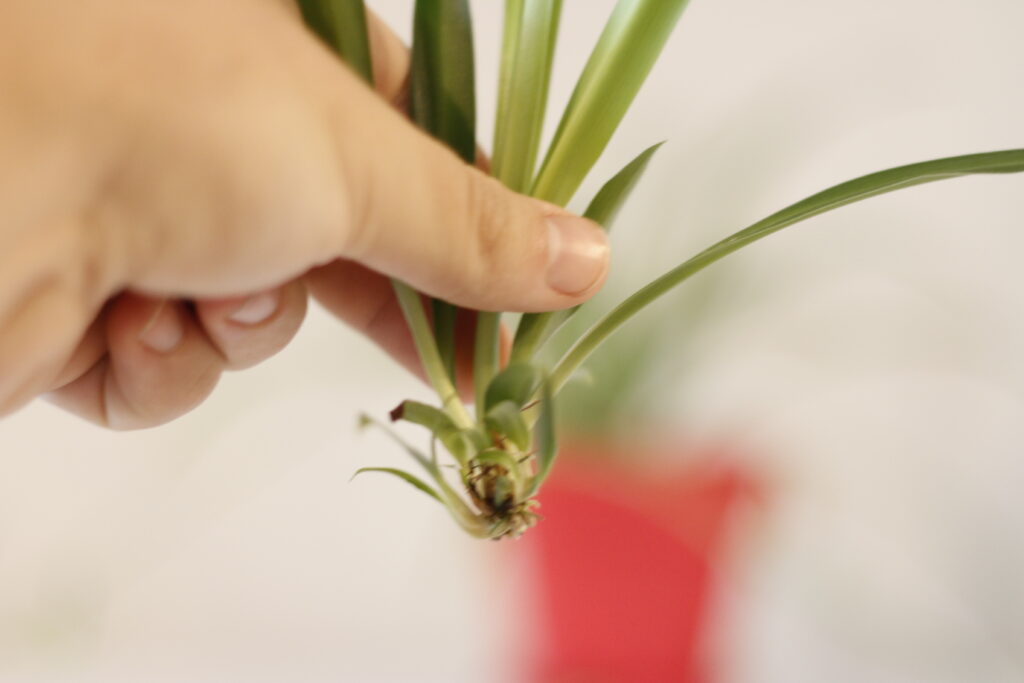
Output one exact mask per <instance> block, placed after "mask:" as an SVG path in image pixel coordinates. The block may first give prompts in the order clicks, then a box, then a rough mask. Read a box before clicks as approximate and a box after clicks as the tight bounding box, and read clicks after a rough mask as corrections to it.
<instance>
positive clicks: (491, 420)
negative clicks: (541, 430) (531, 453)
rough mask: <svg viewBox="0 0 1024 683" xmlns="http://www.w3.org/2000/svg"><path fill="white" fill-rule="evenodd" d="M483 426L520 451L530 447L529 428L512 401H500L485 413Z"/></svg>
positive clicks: (518, 408)
mask: <svg viewBox="0 0 1024 683" xmlns="http://www.w3.org/2000/svg"><path fill="white" fill-rule="evenodd" d="M484 425H485V426H486V427H487V429H488V430H490V431H491V432H495V433H497V434H498V435H499V436H502V437H506V438H507V439H508V440H509V441H511V442H512V443H514V444H515V445H516V447H517V448H518V449H519V450H521V451H525V450H526V449H528V448H529V447H530V428H529V427H527V426H526V420H525V419H523V413H522V411H521V410H520V407H519V406H518V405H516V404H515V403H513V402H512V401H502V402H501V403H499V404H498V405H496V406H494V407H493V408H491V409H490V410H489V411H487V415H486V417H484Z"/></svg>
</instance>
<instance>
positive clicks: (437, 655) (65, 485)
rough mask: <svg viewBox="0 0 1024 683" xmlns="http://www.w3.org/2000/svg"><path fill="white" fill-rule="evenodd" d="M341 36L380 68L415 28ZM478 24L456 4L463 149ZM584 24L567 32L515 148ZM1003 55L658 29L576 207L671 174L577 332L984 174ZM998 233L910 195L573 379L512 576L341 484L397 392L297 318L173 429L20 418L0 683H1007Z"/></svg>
mask: <svg viewBox="0 0 1024 683" xmlns="http://www.w3.org/2000/svg"><path fill="white" fill-rule="evenodd" d="M370 5H371V7H373V8H374V9H376V10H377V11H378V12H379V13H380V14H382V15H383V16H384V17H385V18H386V19H387V20H388V21H389V22H390V23H391V24H392V26H394V27H395V28H396V29H397V30H398V31H399V32H400V33H401V34H403V35H405V36H408V34H409V26H410V17H411V6H412V2H411V1H409V0H401V1H399V0H387V1H384V0H380V1H377V2H372V1H371V2H370ZM500 5H501V4H500V3H498V2H493V1H490V2H487V1H479V2H475V3H474V4H473V10H474V12H475V19H476V39H477V42H478V93H479V96H480V100H481V101H480V107H481V117H482V120H483V121H485V122H490V121H491V120H492V117H493V103H494V100H495V92H494V90H495V87H494V86H495V75H496V73H497V57H498V47H499V45H498V43H499V36H500V19H501V6H500ZM612 5H613V2H612V0H587V1H586V2H583V1H582V0H567V2H566V3H565V12H564V17H563V21H562V30H561V39H560V47H559V51H558V57H557V61H556V65H555V75H554V78H553V94H552V100H551V107H550V109H551V113H550V119H551V120H550V122H549V123H550V124H551V126H553V125H554V123H555V122H556V119H557V114H558V113H559V112H560V109H561V106H562V104H563V103H564V102H565V101H566V99H567V98H568V95H569V92H570V91H571V88H572V85H573V82H574V79H575V77H576V75H577V74H578V73H579V71H580V69H581V68H582V65H583V62H584V61H585V59H586V57H587V54H588V52H589V49H590V47H591V46H592V44H593V42H594V40H595V39H596V36H597V34H598V32H599V31H600V27H601V26H602V24H603V21H604V20H605V18H606V17H607V15H608V13H609V11H610V8H611V7H612ZM1021 26H1024V3H1021V2H1020V0H974V1H973V2H970V3H963V2H953V1H952V0H949V1H945V0H886V1H885V2H882V1H881V0H875V1H873V2H860V3H848V2H838V1H834V0H829V1H822V0H780V1H779V2H772V3H765V2H761V1H759V0H714V1H712V0H694V1H693V3H692V6H691V7H690V9H689V10H687V14H686V15H685V16H684V18H683V21H682V23H681V25H680V28H679V29H678V30H677V32H676V34H675V35H674V37H673V39H672V40H671V41H670V44H669V46H668V48H667V50H666V52H665V55H664V57H663V58H662V60H661V62H660V64H659V66H658V67H657V68H656V69H655V71H654V73H653V74H652V76H651V78H650V80H649V81H648V84H647V86H646V87H645V89H644V90H643V91H642V92H641V94H640V97H639V98H638V100H637V103H636V105H635V107H634V110H633V112H632V114H631V116H629V117H627V119H626V122H625V123H624V125H623V127H622V129H621V131H620V132H619V133H618V134H617V136H616V137H615V139H614V140H613V142H612V145H611V146H610V148H609V150H608V152H607V153H606V154H605V157H604V158H603V159H602V161H601V162H600V163H599V164H598V166H597V168H596V169H595V171H594V173H593V174H592V176H591V177H592V182H591V183H590V184H588V185H587V186H585V187H584V188H583V190H582V191H581V192H580V194H579V199H578V203H577V204H576V207H577V208H580V207H581V206H582V205H583V204H584V203H585V201H586V200H587V199H589V197H590V196H592V194H593V192H594V191H596V189H597V187H598V186H599V185H600V183H601V182H603V180H604V179H606V178H608V177H609V176H610V175H611V174H612V173H614V172H615V171H616V170H617V169H618V168H620V167H621V166H622V164H624V163H625V162H626V161H627V160H628V159H630V158H631V157H632V156H633V155H634V154H636V153H637V152H638V151H639V150H640V149H642V148H644V147H646V146H647V145H649V144H652V143H654V142H657V141H659V140H662V139H667V140H668V141H669V142H668V144H666V145H665V146H664V148H663V149H662V151H661V152H660V153H659V156H658V157H656V159H655V161H654V162H653V163H652V165H651V168H650V170H649V172H648V175H647V176H646V178H645V180H644V182H643V183H642V184H641V186H640V188H639V189H638V190H637V192H636V193H635V195H634V198H633V200H632V201H631V202H630V204H629V205H628V206H627V207H626V209H625V211H624V212H623V214H622V215H621V217H620V219H619V222H618V223H617V225H616V229H615V233H614V238H613V243H614V245H615V260H616V265H615V272H614V275H613V277H612V280H611V282H610V283H609V286H608V291H607V293H606V295H603V296H602V297H601V299H600V302H599V305H598V308H600V307H606V306H608V305H610V304H611V303H612V302H613V301H614V300H615V299H616V298H620V297H621V296H622V295H624V294H625V293H628V292H629V291H631V290H632V289H634V288H636V287H638V286H639V285H641V284H643V283H645V282H646V281H648V280H650V279H651V278H652V277H654V276H655V275H657V274H660V273H661V272H662V271H664V270H666V269H667V268H669V267H670V266H672V265H674V264H675V263H677V262H679V261H681V260H682V259H684V258H686V257H688V256H689V255H691V254H693V253H694V252H696V251H697V250H699V249H701V248H703V247H704V246H706V245H707V244H709V243H710V242H712V241H714V240H716V239H718V238H720V237H722V236H725V235H726V234H728V233H731V232H733V231H735V230H737V229H739V228H741V227H744V226H745V225H747V224H749V223H751V222H753V221H754V220H756V219H758V218H760V217H762V216H763V215H766V214H768V213H770V212H772V211H774V210H776V209H778V208H781V207H782V206H784V205H786V204H788V203H790V202H792V201H795V200H797V199H799V198H802V197H803V196H806V195H808V194H810V193H812V192H815V191H817V190H819V189H822V188H824V187H826V186H828V185H831V184H834V183H835V182H838V181H841V180H845V179H847V178H850V177H853V176H856V175H860V174H862V173H866V172H870V171H874V170H878V169H881V168H885V167H888V166H893V165H899V164H902V163H906V162H911V161H917V160H922V159H928V158H933V157H939V156H946V155H953V154H960V153H967V152H974V151H987V150H992V149H999V148H1008V147H1020V146H1021V144H1022V142H1024V134H1022V132H1021V128H1020V122H1021V120H1022V118H1024V94H1022V91H1021V89H1020V88H1019V87H1018V86H1019V82H1020V77H1021V74H1024V47H1022V46H1021V43H1020V27H1021ZM484 130H485V138H484V139H485V140H486V139H487V135H486V130H487V129H486V128H485V129H484ZM1022 216H1024V181H1022V179H1021V178H1020V177H1018V176H1007V177H985V178H969V179H963V180H955V181H950V182H947V183H940V184H936V185H929V186H925V187H920V188H915V189H912V190H908V191H905V192H900V193H897V194H894V195H887V196H884V197H881V198H878V199H873V200H871V201H869V202H867V203H864V204H860V205H856V206H853V207H849V208H846V209H843V210H841V211H839V212H836V213H834V214H829V215H826V216H822V217H819V218H816V219H814V220H813V222H810V223H807V224H804V225H802V226H800V227H796V228H793V229H791V230H789V231H786V232H784V233H782V234H780V235H777V236H775V237H772V238H770V239H769V240H768V241H766V242H763V243H759V244H758V245H756V246H754V247H752V248H750V249H749V250H747V251H745V252H743V253H741V254H738V255H736V256H733V257H730V259H728V260H727V261H726V262H724V263H722V264H720V265H719V266H717V267H716V268H715V269H714V270H713V271H709V272H708V273H707V274H706V275H703V276H701V277H700V278H698V279H696V280H694V281H693V282H692V285H691V286H690V287H689V288H687V290H686V291H681V292H679V293H678V294H676V295H673V296H669V297H666V298H665V300H664V301H663V302H662V303H661V304H659V305H658V306H656V307H655V308H654V309H652V310H651V311H649V312H648V313H647V315H645V316H644V317H643V318H642V319H641V320H638V321H637V324H636V326H634V327H633V328H632V329H631V330H629V331H627V332H625V333H624V335H623V337H622V338H621V339H620V340H618V342H616V344H615V345H612V346H610V347H609V349H608V351H607V352H606V353H604V354H603V355H602V357H599V358H597V359H595V364H594V366H593V368H592V369H591V371H590V376H591V377H592V379H593V380H594V381H595V382H597V384H595V385H594V386H600V382H601V379H602V377H605V378H607V380H608V386H612V387H615V391H614V392H605V394H604V395H602V396H597V399H596V401H594V403H593V406H592V408H591V409H588V410H584V411H581V410H578V409H576V410H571V409H567V416H569V414H570V413H571V414H572V418H573V419H572V420H571V423H572V424H571V431H572V432H573V433H574V434H575V436H574V437H572V438H571V439H570V441H571V444H570V447H569V448H568V450H567V457H566V458H565V459H564V461H563V463H562V464H561V465H560V467H559V474H558V477H557V478H556V480H555V481H553V482H552V486H551V490H550V491H549V492H548V493H547V494H546V495H545V496H544V497H542V501H544V509H543V511H544V512H545V513H546V514H547V515H548V517H549V519H548V520H546V521H545V522H543V523H542V524H541V525H540V526H539V527H538V528H537V529H536V530H535V532H534V534H532V535H531V536H528V537H527V538H525V539H523V540H522V541H518V542H504V543H500V544H499V543H483V542H479V541H473V540H470V539H468V538H464V537H463V536H462V535H461V532H459V531H458V530H457V529H456V528H455V526H454V524H452V523H451V522H450V521H449V520H448V519H447V518H446V517H445V514H444V512H443V511H442V510H441V508H440V507H439V506H436V505H432V504H431V503H430V502H429V501H428V500H427V499H426V498H424V497H423V496H421V495H418V494H415V493H413V492H411V491H409V490H407V489H406V487H403V486H400V485H398V484H396V483H395V482H393V481H391V480H388V479H376V478H373V477H369V476H368V477H365V478H360V479H358V480H356V481H354V482H351V483H350V482H349V478H350V476H351V474H352V472H354V471H355V469H357V468H358V467H360V466H365V465H385V464H404V462H403V460H402V455H401V454H400V453H398V452H397V451H396V450H395V449H394V448H393V447H392V445H391V444H390V443H389V442H387V441H386V440H385V439H384V438H382V437H380V436H377V435H375V434H357V431H356V428H355V421H356V420H355V418H356V415H357V413H359V412H360V411H369V412H371V413H374V414H377V415H383V414H384V413H385V412H386V411H387V410H389V409H390V408H392V407H394V405H395V404H397V402H398V401H400V400H401V399H403V398H421V399H424V398H427V397H428V395H427V392H426V390H425V388H424V387H422V386H419V385H418V384H417V383H416V382H415V381H413V380H412V379H411V378H409V377H408V376H406V375H405V374H404V373H403V372H402V371H400V370H399V369H398V368H397V367H396V366H394V365H393V364H391V362H390V361H389V360H388V359H386V358H385V357H384V356H383V355H382V354H381V353H380V352H379V351H377V350H376V349H375V348H373V347H371V346H370V344H369V343H368V342H366V341H365V340H364V339H362V338H360V337H358V336H357V335H355V334H354V333H352V332H351V331H349V330H347V329H345V328H344V327H342V326H341V325H340V324H338V323H336V322H335V321H333V320H331V319H329V318H328V317H327V316H326V315H324V314H323V313H322V312H320V311H319V310H314V311H313V312H312V313H311V315H310V318H309V320H308V322H307V324H306V326H305V328H304V329H303V331H302V332H301V333H300V335H299V337H298V338H297V339H296V341H295V342H294V343H293V344H292V345H291V347H290V348H289V349H287V350H286V351H284V352H283V353H282V354H280V355H279V356H278V357H276V358H275V359H273V360H272V361H270V362H268V363H266V364H264V365H263V366H261V367H259V368H256V369H254V370H251V371H247V372H245V373H240V374H236V375H230V376H227V377H225V378H224V380H223V382H222V385H221V386H220V387H219V389H218V390H217V392H216V393H215V395H214V396H213V397H212V398H211V399H210V400H209V401H207V403H206V404H205V405H203V406H202V407H201V408H200V409H198V410H197V411H195V412H194V413H193V414H191V415H189V416H187V417H185V418H184V419H181V420H179V421H177V422H175V423H174V424H171V425H169V426H165V427H161V428H158V429H154V430H150V431H146V432H140V433H130V434H112V433H107V432H104V431H102V430H100V429H98V428H94V427H92V426H89V425H86V424H84V423H82V422H79V421H78V420H77V419H75V418H72V417H69V416H66V415H64V414H62V413H60V412H59V411H57V410H55V409H54V408H52V407H50V406H49V405H47V404H45V403H43V402H38V403H37V404H34V405H32V406H31V407H29V408H27V409H25V410H23V411H22V412H20V413H18V414H17V415H14V416H13V417H9V418H7V419H5V420H4V421H3V422H2V423H0V681H3V682H4V683H7V682H18V683H21V682H22V681H28V682H34V681H75V682H77V681H81V682H83V683H86V682H92V681H103V682H104V683H108V682H115V681H140V680H145V681H182V680H187V681H195V682H199V681H247V682H259V681H281V680H288V681H309V682H319V681H358V682H375V681H453V682H462V681H466V682H469V681H472V682H474V683H486V682H491V681H494V682H506V681H507V682H510V683H511V682H516V681H530V680H551V681H554V680H564V681H570V680H572V681H602V680H607V681H620V680H630V681H650V682H651V683H657V682H658V681H669V680H673V681H682V680H692V681H698V680H699V681H728V682H734V683H775V682H779V683H783V682H786V683H794V682H803V681H808V682H810V681H830V682H832V683H842V682H844V681H868V680H869V681H874V682H890V681H891V682H902V681H915V682H920V681H928V682H936V683H940V682H945V681H950V682H952V681H965V680H970V681H985V682H993V683H999V682H1003V681H1006V682H1010V681H1021V680H1024V645H1022V644H1024V578H1022V577H1024V509H1021V505H1020V493H1019V492H1020V491H1021V490H1022V487H1024V457H1022V456H1024V273H1022V272H1021V268H1020V265H1019V263H1020V254H1021V253H1024V230H1022V229H1021V227H1022V226H1021V223H1022ZM623 368H628V372H623V371H622V370H623ZM576 395H577V396H578V397H587V396H588V395H589V398H591V399H593V398H594V396H595V394H594V392H593V391H592V390H588V389H586V388H585V387H584V388H583V389H582V390H580V389H578V390H577V394H576ZM609 399H610V400H609ZM582 401H583V398H578V399H577V401H575V402H574V404H576V405H577V406H583V405H584V404H583V403H582ZM609 405H611V406H612V407H613V408H616V413H615V414H616V415H620V416H621V417H622V419H611V418H607V419H604V418H602V419H598V420H594V419H590V420H587V419H585V417H586V415H587V414H588V411H589V414H590V415H591V416H593V415H605V416H607V415H610V414H611V413H608V412H603V413H602V412H597V411H607V409H608V407H609ZM581 413H582V414H583V417H580V415H581ZM595 423H597V428H595V426H594V425H595ZM595 444H597V445H595ZM574 599H575V600H578V601H577V602H573V600H574ZM645 667H646V668H645Z"/></svg>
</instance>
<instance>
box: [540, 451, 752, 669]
mask: <svg viewBox="0 0 1024 683" xmlns="http://www.w3.org/2000/svg"><path fill="white" fill-rule="evenodd" d="M643 455H644V456H645V457H635V456H634V457H632V458H630V457H628V455H624V454H621V453H619V454H616V453H613V452H611V451H610V449H609V447H607V446H603V445H580V444H577V445H575V446H573V447H571V448H568V449H563V452H562V454H561V455H560V456H559V462H558V464H557V466H556V467H555V469H554V474H553V475H552V477H551V479H549V480H548V482H547V483H546V484H545V486H544V489H543V491H542V493H541V496H540V501H541V509H540V512H541V514H543V515H544V519H543V520H542V521H541V522H540V523H539V524H538V525H537V527H536V528H534V529H532V530H531V531H530V533H528V534H527V535H526V536H525V537H524V538H523V539H522V541H521V543H522V544H524V545H525V546H526V548H521V549H522V550H526V551H527V552H529V553H530V554H531V555H533V558H532V559H533V562H534V563H535V564H536V567H537V578H538V580H539V582H540V584H541V585H540V586H537V587H535V590H537V592H538V603H537V606H538V608H539V612H540V613H539V614H537V615H536V616H535V618H536V619H537V620H538V621H539V623H537V624H536V627H537V628H538V632H539V633H540V634H543V635H541V636H540V641H541V642H540V650H539V652H537V653H536V661H535V662H534V666H533V667H532V669H533V673H532V674H531V676H530V680H532V681H536V682H538V683H576V682H579V683H584V682H585V683H662V682H664V683H669V682H672V683H709V682H710V681H713V680H714V677H713V675H712V673H713V672H710V671H709V670H708V667H707V664H706V662H704V661H703V660H702V657H701V644H702V639H703V637H704V635H705V631H706V628H707V625H708V623H709V621H710V619H709V617H711V616H712V614H711V610H713V608H714V604H713V601H712V600H711V598H712V597H713V595H714V590H715V587H716V573H717V572H716V570H717V568H718V565H717V563H716V561H717V560H718V557H719V555H720V553H719V550H720V548H721V546H722V545H723V541H724V540H725V539H726V538H727V535H728V530H729V521H730V518H731V517H732V512H733V511H735V510H736V509H738V508H739V507H741V506H742V504H743V503H744V501H749V500H752V499H753V498H755V496H756V487H755V485H754V480H753V477H751V476H749V475H747V474H746V473H744V472H743V471H742V470H741V468H740V467H739V466H738V465H736V464H735V463H730V461H729V460H728V459H726V458H723V457H703V458H700V459H699V460H694V459H693V458H690V459H688V462H694V463H695V464H693V465H691V466H689V467H687V468H686V469H685V470H678V468H677V469H676V471H672V470H671V469H670V468H667V467H665V466H664V464H665V462H666V460H665V459H664V458H654V459H653V460H654V461H656V462H660V463H661V466H657V467H654V466H651V465H650V464H648V465H647V466H643V467H641V466H638V465H637V464H636V463H640V462H644V463H650V462H651V461H652V459H651V458H648V457H646V456H648V455H649V449H648V451H647V452H645V453H644V454H643ZM676 461H678V458H676Z"/></svg>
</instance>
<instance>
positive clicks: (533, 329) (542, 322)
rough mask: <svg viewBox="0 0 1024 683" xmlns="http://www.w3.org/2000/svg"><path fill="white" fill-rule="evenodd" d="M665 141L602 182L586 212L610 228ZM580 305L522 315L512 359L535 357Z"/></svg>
mask: <svg viewBox="0 0 1024 683" xmlns="http://www.w3.org/2000/svg"><path fill="white" fill-rule="evenodd" d="M663 144H665V143H664V142H659V143H658V144H656V145H651V146H650V147H648V148H647V149H645V150H644V151H643V152H641V153H640V154H638V155H637V156H636V158H634V159H633V160H632V161H630V162H629V163H628V164H626V165H625V166H624V167H623V168H622V170H621V171H619V172H618V173H616V174H615V175H614V176H612V178H611V180H609V181H608V182H606V183H605V184H604V185H602V186H601V189H600V190H598V192H597V194H596V195H594V198H593V199H592V200H591V201H590V206H588V207H587V210H586V212H584V214H583V215H584V216H585V217H587V218H589V219H590V220H592V221H594V222H595V223H597V224H598V225H600V226H601V227H603V228H604V229H605V230H610V229H611V227H612V224H613V223H614V222H615V219H616V217H617V216H618V215H619V211H620V210H621V209H622V206H623V205H624V204H625V203H626V200H627V199H629V195H630V194H631V193H632V192H633V189H634V188H635V187H636V186H637V183H639V182H640V178H641V176H643V173H644V171H646V170H647V166H648V164H650V163H651V158H652V157H654V154H655V152H657V151H658V149H659V148H660V147H661V146H662V145H663ZM579 308H580V307H579V306H576V307H574V308H570V309H567V310H564V311H555V312H551V313H524V314H523V317H522V318H520V319H519V326H518V327H516V337H515V340H514V341H513V344H512V360H513V361H525V360H528V359H529V358H532V357H533V354H534V353H535V352H536V350H537V349H538V348H540V347H541V346H542V345H543V344H544V342H546V341H547V340H548V339H550V338H551V335H553V334H554V333H555V332H557V331H558V328H560V327H561V326H562V325H563V324H564V323H565V321H567V320H568V319H569V318H571V317H572V315H573V314H574V313H575V312H576V311H578V310H579Z"/></svg>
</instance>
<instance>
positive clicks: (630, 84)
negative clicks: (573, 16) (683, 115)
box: [531, 0, 689, 205]
mask: <svg viewBox="0 0 1024 683" xmlns="http://www.w3.org/2000/svg"><path fill="white" fill-rule="evenodd" d="M688 2H689V0H619V3H618V4H617V5H616V7H615V10H614V11H613V12H612V16H611V17H610V18H609V20H608V23H607V25H606V26H605V29H604V32H603V33H602V34H601V37H600V38H599V39H598V41H597V45H596V46H595V47H594V51H593V52H592V53H591V55H590V59H589V60H588V61H587V65H586V66H585V67H584V69H583V74H582V75H581V76H580V79H579V81H578V82H577V84H576V89H575V90H574V91H573V94H572V97H571V98H570V99H569V104H568V105H567V106H566V108H565V113H564V114H563V115H562V120H561V122H560V123H559V125H558V130H557V131H556V132H555V138H554V140H553V141H552V142H551V146H550V147H549V148H548V153H547V156H546V157H545V159H544V163H543V165H542V166H541V170H540V173H538V175H537V180H536V182H535V183H534V185H533V192H532V193H531V194H533V195H534V196H535V197H539V198H540V199H544V200H546V201H549V202H552V203H554V204H560V205H565V204H566V203H567V202H568V201H569V200H570V199H572V196H573V195H574V194H575V193H576V190H577V189H578V188H579V186H580V183H581V182H583V178H584V177H585V176H586V175H587V173H588V172H589V171H590V169H591V167H592V166H593V165H594V162H596V161H597V159H598V157H600V156H601V153H602V152H603V151H604V148H605V147H606V146H607V145H608V142H609V141H610V140H611V137H612V135H613V134H614V133H615V129H616V128H618V126H619V123H620V122H621V121H622V117H623V116H625V114H626V111H627V110H628V109H629V107H630V105H631V104H632V103H633V100H634V98H635V97H636V95H637V93H638V92H639V91H640V87H641V86H642V85H643V83H644V81H645V80H646V79H647V75H648V74H649V73H650V71H651V69H652V68H653V66H654V63H655V61H657V59H658V56H659V55H660V54H661V50H662V48H664V46H665V43H666V42H667V41H668V37H669V35H670V34H671V33H672V30H673V29H674V28H675V25H676V23H677V22H678V21H679V17H680V16H681V15H682V13H683V10H684V9H685V8H686V6H687V4H688Z"/></svg>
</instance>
